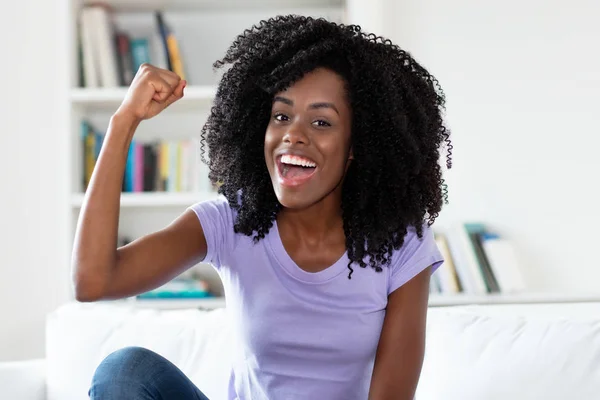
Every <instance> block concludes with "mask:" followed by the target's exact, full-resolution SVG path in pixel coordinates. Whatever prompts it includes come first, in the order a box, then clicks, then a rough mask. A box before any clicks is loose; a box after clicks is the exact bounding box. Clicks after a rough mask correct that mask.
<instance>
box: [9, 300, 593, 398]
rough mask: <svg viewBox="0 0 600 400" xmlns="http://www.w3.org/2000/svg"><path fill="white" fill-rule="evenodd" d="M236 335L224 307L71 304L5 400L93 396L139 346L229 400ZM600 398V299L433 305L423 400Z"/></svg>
mask: <svg viewBox="0 0 600 400" xmlns="http://www.w3.org/2000/svg"><path fill="white" fill-rule="evenodd" d="M229 335H230V332H229V330H228V328H227V323H226V321H225V310H223V309H219V310H215V311H210V312H209V311H197V310H179V311H156V310H148V309H143V310H141V309H135V308H133V307H132V306H115V305H108V304H69V305H66V306H64V307H61V308H60V309H58V310H57V311H55V312H54V313H52V314H51V315H49V317H48V322H47V358H46V359H45V360H33V361H29V362H15V363H5V364H0V399H11V400H13V399H14V400H81V399H85V398H87V390H88V386H89V383H90V379H91V377H92V374H93V372H94V370H95V368H96V366H97V365H98V363H99V362H100V361H101V360H102V359H103V358H104V357H105V356H106V355H107V354H109V353H110V352H112V351H114V350H116V349H118V348H121V347H124V346H129V345H136V346H144V347H147V348H150V349H152V350H154V351H156V352H158V353H160V354H162V355H164V356H165V357H167V358H168V359H170V360H171V361H173V362H174V363H175V364H176V365H178V366H179V367H180V368H181V369H182V370H183V371H184V372H185V373H186V374H187V375H188V376H189V377H190V378H191V379H192V380H193V381H194V382H195V383H196V384H197V385H198V386H199V387H200V388H201V389H202V390H203V391H205V392H206V394H207V395H208V396H209V398H210V399H211V400H212V399H215V400H220V399H224V398H225V397H224V388H226V386H227V385H226V382H227V378H228V373H229V368H228V365H229V359H230V356H231V354H230V346H229V345H228V343H229V340H230V339H229ZM599 398H600V303H581V304H557V305H552V304H546V305H504V306H461V307H445V308H430V310H429V317H428V332H427V349H426V356H425V363H424V366H423V371H422V375H421V380H420V383H419V389H418V392H417V399H418V400H508V399H510V400H540V399H544V400H559V399H560V400H566V399H568V400H592V399H599ZM276 400H280V399H276ZM283 400H285V399H283ZM331 400H334V399H331Z"/></svg>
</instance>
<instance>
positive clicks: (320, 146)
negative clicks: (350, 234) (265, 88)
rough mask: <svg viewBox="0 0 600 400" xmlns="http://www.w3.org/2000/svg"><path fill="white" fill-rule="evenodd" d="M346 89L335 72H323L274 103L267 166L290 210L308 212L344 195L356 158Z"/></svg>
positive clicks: (280, 95)
mask: <svg viewBox="0 0 600 400" xmlns="http://www.w3.org/2000/svg"><path fill="white" fill-rule="evenodd" d="M344 84H345V82H344V80H343V79H342V78H341V77H340V76H339V75H338V74H336V73H335V72H333V71H331V70H329V69H325V68H318V69H316V70H314V71H312V72H310V73H308V74H306V75H305V76H304V77H303V78H302V79H301V80H299V81H297V82H296V83H295V84H294V85H292V86H290V87H289V88H288V89H286V90H284V91H282V92H280V93H277V94H276V95H275V96H274V98H273V106H272V109H271V119H270V121H269V125H268V126H267V132H266V134H265V146H264V148H265V161H266V163H267V168H268V170H269V174H270V176H271V182H272V183H273V188H274V189H275V194H276V195H277V199H278V200H279V202H280V203H281V204H282V205H283V206H284V207H287V208H295V209H301V208H306V207H309V206H311V205H313V204H315V203H317V202H318V201H320V200H322V199H324V198H325V197H327V196H329V195H331V194H332V193H334V192H335V193H338V194H339V193H341V192H340V190H341V182H342V180H343V177H344V175H345V172H346V170H347V168H348V166H349V160H350V158H351V144H350V130H351V110H350V105H349V103H348V99H347V95H346V91H345V87H344ZM336 189H337V190H336Z"/></svg>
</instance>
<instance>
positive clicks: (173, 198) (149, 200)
mask: <svg viewBox="0 0 600 400" xmlns="http://www.w3.org/2000/svg"><path fill="white" fill-rule="evenodd" d="M217 196H218V193H216V192H214V193H163V192H159V193H122V194H121V207H180V206H181V207H187V206H191V205H192V204H195V203H197V202H199V201H205V200H212V199H215V198H217ZM83 198H84V196H83V194H81V193H77V194H74V195H72V196H71V207H73V208H80V207H81V205H82V204H83Z"/></svg>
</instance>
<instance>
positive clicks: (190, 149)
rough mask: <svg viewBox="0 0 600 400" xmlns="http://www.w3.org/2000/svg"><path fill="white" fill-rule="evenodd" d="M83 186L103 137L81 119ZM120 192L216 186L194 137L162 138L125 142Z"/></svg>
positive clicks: (188, 189)
mask: <svg viewBox="0 0 600 400" xmlns="http://www.w3.org/2000/svg"><path fill="white" fill-rule="evenodd" d="M81 130H82V147H83V157H82V158H83V166H82V171H83V173H82V180H83V182H82V183H83V188H84V190H85V189H87V187H88V184H89V182H90V179H91V176H92V172H93V171H94V167H95V166H96V161H97V159H98V156H99V154H100V149H101V148H102V143H103V141H104V132H102V131H99V130H97V129H95V128H94V126H93V125H92V124H91V123H89V122H88V121H86V120H83V121H82V122H81ZM122 190H123V192H206V191H210V190H216V189H215V188H214V187H213V186H212V185H211V184H210V183H209V181H208V169H207V168H206V167H205V165H204V164H203V163H202V161H201V159H200V144H199V141H198V140H195V139H186V140H162V141H151V142H141V141H138V140H136V139H134V140H133V141H132V142H131V145H130V146H129V152H128V155H127V162H126V166H125V175H124V178H123V188H122Z"/></svg>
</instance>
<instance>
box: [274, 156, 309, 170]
mask: <svg viewBox="0 0 600 400" xmlns="http://www.w3.org/2000/svg"><path fill="white" fill-rule="evenodd" d="M281 162H282V163H283V164H291V165H301V166H303V167H312V168H314V167H316V166H317V164H315V163H314V162H312V161H310V160H307V159H306V158H302V157H298V156H294V155H289V154H284V155H282V156H281Z"/></svg>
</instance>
